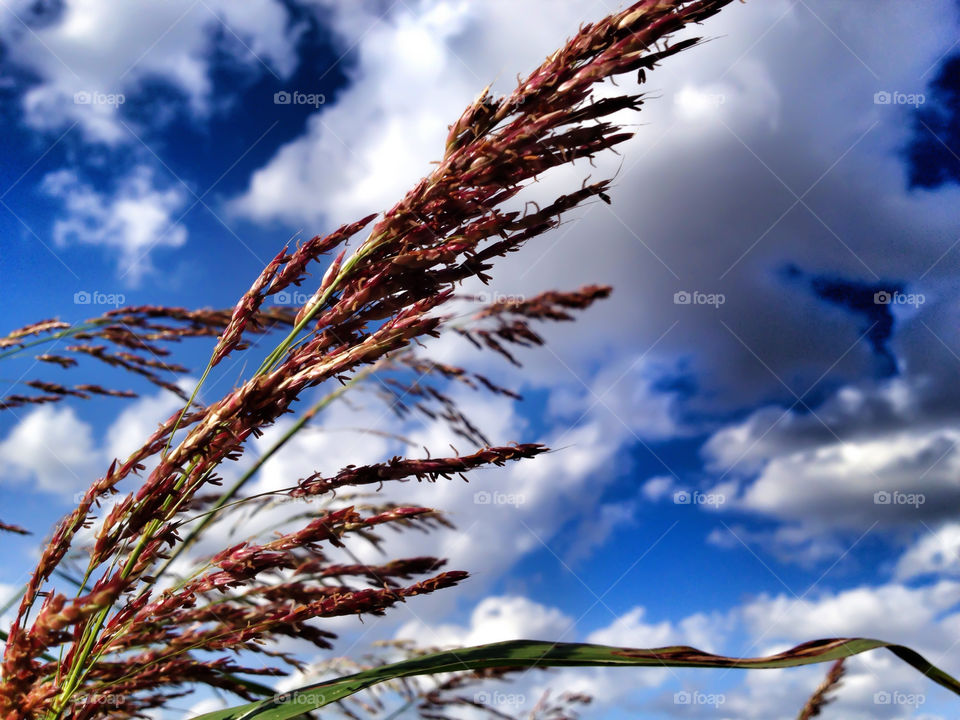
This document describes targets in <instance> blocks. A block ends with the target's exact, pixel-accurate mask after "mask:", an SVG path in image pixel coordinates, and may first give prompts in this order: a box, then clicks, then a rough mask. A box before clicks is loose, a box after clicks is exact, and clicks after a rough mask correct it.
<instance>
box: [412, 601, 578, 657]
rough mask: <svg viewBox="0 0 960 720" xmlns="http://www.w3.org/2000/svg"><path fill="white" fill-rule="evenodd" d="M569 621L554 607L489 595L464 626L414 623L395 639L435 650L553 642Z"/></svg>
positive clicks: (563, 632)
mask: <svg viewBox="0 0 960 720" xmlns="http://www.w3.org/2000/svg"><path fill="white" fill-rule="evenodd" d="M571 622H572V621H571V618H570V617H568V616H567V615H565V614H564V613H562V612H560V611H559V610H557V609H556V608H551V607H547V606H544V605H541V604H539V603H536V602H533V601H532V600H529V599H527V598H524V597H516V596H504V597H498V596H491V597H486V598H484V599H483V600H481V601H480V602H479V603H477V605H476V607H475V608H474V609H473V612H472V613H471V614H470V620H469V624H468V625H467V626H466V627H464V626H459V625H454V624H441V625H433V624H428V623H425V622H423V621H420V620H418V621H414V622H409V623H407V624H405V625H404V626H403V627H401V628H400V629H399V630H398V631H397V633H396V637H397V638H405V639H416V640H417V641H418V642H421V643H423V644H427V645H435V646H438V647H449V646H453V647H467V646H470V645H482V644H485V643H492V642H500V641H503V640H519V639H529V640H553V639H557V638H559V637H561V636H564V635H566V634H567V632H568V631H569V629H570V626H571Z"/></svg>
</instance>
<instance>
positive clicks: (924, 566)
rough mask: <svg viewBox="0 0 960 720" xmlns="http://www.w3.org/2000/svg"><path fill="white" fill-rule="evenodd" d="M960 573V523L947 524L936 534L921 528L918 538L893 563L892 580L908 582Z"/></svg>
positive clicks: (935, 531) (937, 530) (928, 529)
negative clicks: (924, 576)
mask: <svg viewBox="0 0 960 720" xmlns="http://www.w3.org/2000/svg"><path fill="white" fill-rule="evenodd" d="M958 572H960V523H955V522H947V523H945V524H943V525H941V526H940V527H938V528H937V529H936V530H931V529H930V528H929V527H924V529H923V530H922V531H921V535H920V538H919V539H918V540H917V541H916V542H915V543H914V544H913V545H911V546H910V547H908V548H907V550H906V552H904V553H903V555H902V556H901V557H900V559H899V560H898V561H897V565H896V568H895V570H894V576H895V577H897V578H899V579H901V580H908V579H910V578H914V577H917V576H920V575H926V574H934V575H951V576H955V575H957V574H958Z"/></svg>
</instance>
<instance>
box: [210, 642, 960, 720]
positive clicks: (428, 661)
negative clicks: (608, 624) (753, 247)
mask: <svg viewBox="0 0 960 720" xmlns="http://www.w3.org/2000/svg"><path fill="white" fill-rule="evenodd" d="M877 648H887V649H888V650H890V652H892V653H893V654H894V655H896V656H897V657H899V658H900V659H901V660H903V661H904V662H906V663H907V664H908V665H911V666H912V667H914V668H915V669H916V670H918V671H919V672H921V673H923V674H924V675H926V676H927V677H929V678H930V679H931V680H933V681H934V682H935V683H937V684H939V685H942V686H943V687H945V688H947V689H948V690H950V691H951V692H953V693H954V694H956V695H960V682H958V681H957V680H956V679H954V678H953V677H952V676H950V675H948V674H947V673H945V672H944V671H943V670H941V669H940V668H938V667H935V666H934V665H932V664H931V663H930V662H928V661H927V660H926V659H925V658H924V657H923V656H921V655H920V654H919V653H917V652H915V651H913V650H911V649H910V648H907V647H904V646H902V645H894V644H892V643H887V642H883V641H882V640H871V639H869V638H833V639H829V640H814V641H813V642H808V643H804V644H803V645H798V646H797V647H795V648H792V649H791V650H787V651H786V652H782V653H779V654H777V655H770V656H768V657H759V658H732V657H725V656H723V655H713V654H711V653H706V652H702V651H700V650H697V649H696V648H692V647H687V646H674V647H663V648H654V649H647V650H640V649H634V648H618V647H607V646H604V645H587V644H581V643H549V642H541V641H536V640H511V641H509V642H501V643H494V644H492V645H479V646H477V647H470V648H463V649H460V650H451V651H447V652H440V653H434V654H432V655H424V656H423V657H419V658H414V659H412V660H404V661H403V662H398V663H394V664H392V665H383V666H381V667H377V668H372V669H370V670H364V671H363V672H359V673H356V674H354V675H348V676H346V677H343V678H339V679H337V680H328V681H325V682H321V683H316V684H314V685H307V686H304V687H302V688H300V689H299V690H295V691H293V692H288V693H283V694H280V695H275V696H274V697H272V698H269V699H267V700H261V701H258V702H253V703H249V704H246V705H240V706H237V707H234V708H229V709H227V710H218V711H216V712H211V713H206V714H204V715H200V716H199V717H197V718H196V719H195V720H253V719H256V720H289V719H290V718H295V717H298V716H300V715H303V714H304V713H306V712H309V711H311V710H316V709H317V708H320V707H323V706H324V705H328V704H329V703H332V702H336V701H338V700H342V699H344V698H346V697H348V696H350V695H352V694H354V693H356V692H359V691H360V690H364V689H366V688H368V687H370V686H371V685H376V684H377V683H381V682H384V681H386V680H393V679H394V678H400V677H410V676H412V675H434V674H436V673H444V672H457V671H461V670H476V669H481V668H491V667H498V668H500V667H512V668H532V667H632V666H637V667H644V666H646V667H651V666H652V667H664V666H670V667H698V668H741V669H744V670H760V669H771V668H784V667H797V666H800V665H811V664H814V663H822V662H831V661H835V660H839V659H840V658H846V657H850V656H852V655H858V654H860V653H863V652H867V651H869V650H876V649H877Z"/></svg>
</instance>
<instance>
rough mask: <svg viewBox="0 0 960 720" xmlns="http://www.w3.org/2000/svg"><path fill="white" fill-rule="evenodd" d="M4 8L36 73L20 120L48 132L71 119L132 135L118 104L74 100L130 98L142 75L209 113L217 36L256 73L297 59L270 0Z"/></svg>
mask: <svg viewBox="0 0 960 720" xmlns="http://www.w3.org/2000/svg"><path fill="white" fill-rule="evenodd" d="M8 11H9V12H8V13H5V15H9V17H6V18H5V19H4V23H3V27H2V28H0V36H2V37H3V38H4V39H5V40H6V43H5V44H6V45H7V46H8V51H9V52H8V57H9V58H10V59H11V61H12V62H14V63H16V64H17V65H20V66H21V67H23V68H24V69H25V70H27V71H28V72H29V73H30V74H32V75H34V76H36V77H38V78H39V81H38V82H37V83H36V84H34V85H32V86H30V87H29V88H28V89H27V91H26V92H25V94H24V97H23V109H24V114H25V118H26V121H27V122H28V123H29V124H30V125H31V126H32V127H35V128H37V129H41V130H50V131H62V130H64V129H66V128H68V127H70V126H72V125H73V124H74V123H77V124H78V125H79V127H80V129H81V130H82V132H83V133H84V136H85V137H86V138H87V139H88V140H92V141H99V142H105V143H109V144H116V143H120V142H133V140H132V138H131V136H130V135H129V133H128V132H127V130H126V129H125V128H124V127H123V125H122V124H121V122H120V119H119V113H120V110H121V108H122V105H121V104H117V103H112V104H110V103H105V102H104V103H96V102H94V103H89V104H82V103H77V102H75V94H76V93H89V94H91V95H92V94H94V93H102V94H112V95H126V96H128V98H129V97H132V96H133V95H134V94H135V93H137V92H139V91H140V90H141V88H142V86H143V83H144V81H147V80H160V81H162V82H165V83H169V84H170V85H172V86H173V87H174V88H176V89H177V90H179V91H180V92H182V93H183V94H184V95H185V96H186V97H187V99H188V100H189V104H190V108H191V110H192V111H193V112H194V113H195V114H197V115H204V114H206V113H207V112H209V110H210V106H211V96H212V94H213V92H214V88H213V86H212V78H211V76H210V70H211V63H212V53H213V50H214V42H215V39H216V38H217V37H218V36H221V37H222V39H223V41H222V43H221V44H220V45H219V48H220V49H221V50H224V51H225V52H226V53H228V54H229V56H230V57H232V58H233V59H234V60H235V61H237V62H238V63H240V64H242V65H244V66H246V67H248V68H249V69H250V70H251V71H253V72H257V73H265V72H270V73H274V74H277V75H279V76H285V75H287V74H289V73H290V72H291V71H292V70H293V68H294V67H295V65H296V63H297V56H296V52H295V40H296V37H297V35H298V33H299V29H298V28H295V27H289V17H288V13H287V11H286V9H285V8H284V6H283V3H281V2H276V1H275V0H253V1H252V2H246V3H242V4H238V3H232V2H229V1H224V0H208V1H206V2H200V3H197V2H190V0H173V1H172V2H167V1H165V0H148V1H147V2H143V3H137V4H136V5H118V6H107V5H104V4H102V3H99V2H96V0H68V2H64V3H63V4H62V8H58V9H57V10H53V11H50V12H49V13H47V14H45V15H44V14H40V16H39V19H38V18H36V17H33V15H32V12H31V10H30V8H29V7H28V5H27V4H26V3H23V4H20V3H17V4H15V5H14V6H13V7H8ZM21 20H22V21H23V22H22V23H21V22H20V21H21ZM26 25H30V26H31V27H30V28H29V29H27V28H26V27H25V26H26Z"/></svg>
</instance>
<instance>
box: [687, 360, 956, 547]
mask: <svg viewBox="0 0 960 720" xmlns="http://www.w3.org/2000/svg"><path fill="white" fill-rule="evenodd" d="M938 388H939V386H938V385H937V384H935V383H934V382H932V381H931V380H929V379H927V378H923V377H921V378H918V379H909V380H905V379H901V378H894V379H892V380H888V381H884V382H863V383H859V384H857V385H849V386H844V387H841V388H839V389H838V390H836V391H835V392H834V393H833V394H831V395H830V396H828V398H827V399H826V400H825V401H824V402H823V403H822V404H821V405H820V406H818V407H817V408H816V409H815V410H812V411H811V410H809V409H803V410H801V409H797V408H783V407H780V406H767V407H762V408H760V409H758V410H755V411H754V412H752V413H751V414H749V415H748V416H747V417H746V418H745V419H744V420H742V421H740V422H738V423H734V424H730V425H728V426H726V427H723V428H722V429H720V430H718V431H717V432H716V433H714V434H713V435H712V436H711V437H710V439H709V440H708V441H707V443H706V444H705V445H704V451H703V452H704V456H705V459H706V461H707V464H708V467H709V468H710V469H711V470H712V471H713V472H714V473H715V475H716V476H718V477H721V478H727V480H728V481H729V482H731V483H734V484H739V485H740V492H739V493H737V494H736V495H735V497H733V498H732V502H730V503H729V504H728V506H727V508H726V509H739V510H744V509H745V510H749V511H752V512H754V513H759V514H762V515H764V516H766V517H771V518H775V519H777V520H781V521H785V522H787V523H789V525H787V526H785V527H781V528H779V529H777V530H776V531H774V532H773V533H772V534H769V533H768V534H767V535H766V537H767V539H770V540H772V541H773V543H772V545H773V546H774V547H775V548H776V550H777V552H779V553H780V554H781V555H782V556H783V557H787V556H789V555H791V554H793V555H795V556H796V557H799V558H804V557H805V558H806V559H807V560H810V559H815V558H822V557H826V556H829V555H837V554H841V553H843V552H844V551H845V550H846V549H847V548H848V547H849V544H843V543H838V542H837V540H836V538H837V536H836V535H833V534H832V531H856V532H857V533H858V534H859V533H861V532H866V531H870V530H872V529H874V528H875V527H878V528H880V529H883V528H884V527H891V526H913V527H918V526H919V524H920V523H921V522H924V523H932V524H938V523H939V522H940V521H942V520H944V519H947V518H949V517H951V513H950V511H949V508H950V507H952V506H954V505H955V504H956V502H957V501H960V485H958V483H957V477H958V475H960V457H958V455H957V442H958V441H960V418H956V417H951V415H952V414H953V413H955V410H954V409H953V408H951V407H949V402H950V401H949V399H948V398H945V396H952V391H950V390H947V391H946V392H941V391H940V390H939V389H938ZM748 532H749V531H748ZM713 539H714V540H715V541H718V542H720V543H721V544H722V541H723V538H722V537H720V536H719V535H717V536H715V537H714V538H713Z"/></svg>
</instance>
